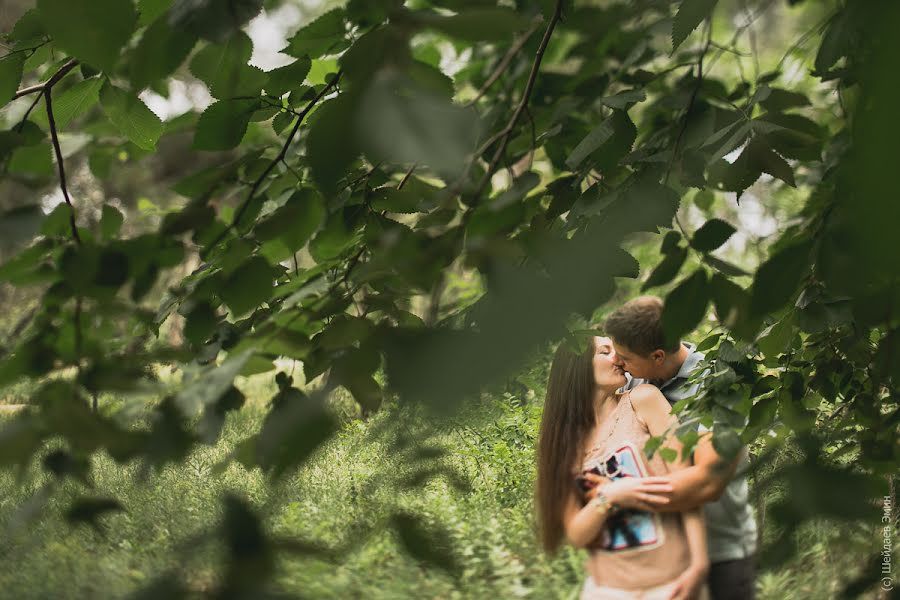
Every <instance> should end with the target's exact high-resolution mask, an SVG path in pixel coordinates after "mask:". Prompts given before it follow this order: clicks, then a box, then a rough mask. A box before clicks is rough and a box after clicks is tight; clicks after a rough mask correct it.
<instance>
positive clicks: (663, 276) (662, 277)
mask: <svg viewBox="0 0 900 600" xmlns="http://www.w3.org/2000/svg"><path fill="white" fill-rule="evenodd" d="M686 258H687V249H686V248H676V249H675V250H673V251H672V252H670V253H669V254H666V256H665V258H663V259H662V262H660V263H659V264H658V265H657V266H656V268H655V269H653V272H652V273H650V277H648V278H647V281H645V282H644V285H642V286H641V290H649V289H650V288H652V287H656V286H658V285H665V284H667V283H669V282H670V281H672V280H673V279H674V278H675V276H676V275H678V271H680V270H681V265H683V264H684V260H685V259H686Z"/></svg>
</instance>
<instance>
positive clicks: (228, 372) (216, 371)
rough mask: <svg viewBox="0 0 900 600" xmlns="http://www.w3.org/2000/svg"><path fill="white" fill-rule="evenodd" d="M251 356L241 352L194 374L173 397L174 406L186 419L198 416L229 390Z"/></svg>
mask: <svg viewBox="0 0 900 600" xmlns="http://www.w3.org/2000/svg"><path fill="white" fill-rule="evenodd" d="M252 355H253V352H252V351H250V350H248V351H245V352H241V353H239V354H235V355H233V356H229V357H228V359H227V360H226V361H225V362H223V363H222V364H221V365H220V366H216V365H212V366H210V367H209V368H207V369H204V370H203V371H201V372H200V373H197V374H195V375H194V377H193V378H192V379H190V381H189V382H188V383H187V385H185V387H184V389H182V390H181V391H180V392H178V394H176V395H175V405H176V406H177V407H178V408H179V409H180V410H181V412H182V414H184V416H186V417H189V418H190V417H194V416H197V415H199V414H200V413H201V412H202V411H203V409H204V408H205V407H207V406H209V405H211V404H214V403H216V402H218V400H219V398H221V397H222V396H224V395H225V394H226V393H227V392H228V391H229V390H230V389H231V386H232V385H233V384H234V378H235V377H237V375H238V374H239V373H240V372H241V369H243V368H244V365H245V364H247V361H248V360H250V357H251V356H252Z"/></svg>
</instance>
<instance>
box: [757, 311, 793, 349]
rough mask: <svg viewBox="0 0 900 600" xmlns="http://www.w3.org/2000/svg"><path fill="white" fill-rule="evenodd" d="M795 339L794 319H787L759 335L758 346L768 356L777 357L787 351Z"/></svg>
mask: <svg viewBox="0 0 900 600" xmlns="http://www.w3.org/2000/svg"><path fill="white" fill-rule="evenodd" d="M793 337H794V324H793V319H791V318H789V317H785V318H783V319H781V320H779V321H777V322H775V323H773V324H772V325H769V326H768V327H766V328H765V329H764V330H763V331H762V332H761V333H760V334H759V338H758V339H757V340H756V345H757V346H759V349H760V350H762V352H763V354H765V355H766V356H769V357H775V356H778V355H779V354H781V353H782V352H784V351H785V350H787V348H788V344H790V343H791V338H793Z"/></svg>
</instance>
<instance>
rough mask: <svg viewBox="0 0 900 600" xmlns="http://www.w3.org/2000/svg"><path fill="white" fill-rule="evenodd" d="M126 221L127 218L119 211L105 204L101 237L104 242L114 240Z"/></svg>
mask: <svg viewBox="0 0 900 600" xmlns="http://www.w3.org/2000/svg"><path fill="white" fill-rule="evenodd" d="M124 221H125V217H124V216H123V215H122V213H121V212H119V209H117V208H115V207H114V206H110V205H109V204H104V205H103V211H102V213H101V215H100V237H102V238H103V239H104V240H111V239H113V238H114V237H116V235H117V234H118V233H119V229H121V228H122V223H123V222H124Z"/></svg>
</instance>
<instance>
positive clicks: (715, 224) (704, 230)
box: [691, 219, 737, 252]
mask: <svg viewBox="0 0 900 600" xmlns="http://www.w3.org/2000/svg"><path fill="white" fill-rule="evenodd" d="M735 231H737V230H736V229H735V228H734V227H732V226H731V224H729V223H726V222H725V221H723V220H721V219H710V220H709V221H707V222H706V223H704V224H703V226H702V227H701V228H700V229H698V230H697V231H696V232H695V233H694V238H693V239H692V240H691V246H693V247H694V248H695V249H697V250H699V251H701V252H712V251H713V250H715V249H716V248H718V247H719V246H721V245H722V244H724V243H725V242H727V241H728V238H730V237H731V235H732V234H733V233H734V232H735Z"/></svg>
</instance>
